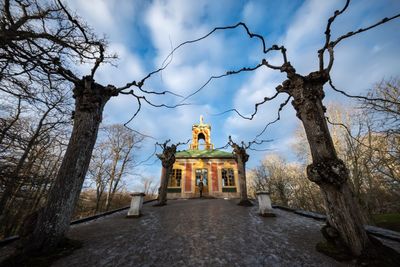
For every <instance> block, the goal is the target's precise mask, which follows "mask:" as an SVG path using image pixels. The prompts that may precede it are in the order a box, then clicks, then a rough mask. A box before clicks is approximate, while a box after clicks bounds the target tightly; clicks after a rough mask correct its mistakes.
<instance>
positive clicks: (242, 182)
mask: <svg viewBox="0 0 400 267" xmlns="http://www.w3.org/2000/svg"><path fill="white" fill-rule="evenodd" d="M245 153H246V152H245ZM246 158H248V155H247V154H246V155H245V157H243V155H241V156H238V157H237V165H238V175H239V177H238V178H239V187H240V201H239V203H238V205H241V206H253V204H252V203H251V202H250V200H249V199H248V196H247V184H246V161H247V160H246Z"/></svg>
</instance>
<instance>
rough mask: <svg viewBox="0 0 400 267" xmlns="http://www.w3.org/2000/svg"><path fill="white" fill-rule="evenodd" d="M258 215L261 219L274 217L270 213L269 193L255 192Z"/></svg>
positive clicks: (271, 212) (273, 214)
mask: <svg viewBox="0 0 400 267" xmlns="http://www.w3.org/2000/svg"><path fill="white" fill-rule="evenodd" d="M256 194H257V198H258V206H259V214H260V215H261V216H263V217H275V216H276V215H275V213H273V211H272V206H271V199H270V198H269V193H268V192H265V191H260V192H257V193H256Z"/></svg>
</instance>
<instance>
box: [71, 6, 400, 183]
mask: <svg viewBox="0 0 400 267" xmlns="http://www.w3.org/2000/svg"><path fill="white" fill-rule="evenodd" d="M344 2H345V1H344V0H342V1H341V0H329V1H328V0H326V1H320V0H310V1H298V0H287V1H282V0H269V1H267V0H265V1H264V0H260V1H239V0H238V1H233V0H218V1H215V0H196V1H195V0H193V1H188V0H176V1H173V0H171V1H144V0H143V1H139V0H137V1H129V0H126V1H124V0H114V1H113V0H85V1H80V0H69V1H67V3H68V4H69V7H70V8H71V9H72V10H74V11H75V12H76V13H77V14H78V15H79V16H80V17H81V18H83V19H84V20H85V21H86V22H87V23H88V24H89V25H90V26H91V27H92V28H93V30H94V31H95V32H96V33H97V34H98V35H99V36H102V35H105V36H106V37H107V38H108V41H109V52H116V53H117V54H118V57H119V59H118V60H117V61H115V62H114V64H113V65H103V66H101V68H100V70H99V71H98V73H97V76H96V77H95V79H96V81H98V82H100V83H102V84H114V85H116V86H122V85H124V84H126V83H127V82H130V81H133V80H140V79H142V78H143V77H144V76H145V75H146V74H147V73H149V72H151V71H153V70H155V69H157V68H159V67H160V66H161V64H162V63H163V61H164V59H165V58H166V56H167V55H168V54H169V53H170V52H171V49H172V48H174V47H176V46H177V45H178V44H180V43H181V42H184V41H187V40H192V39H196V38H198V37H201V36H203V35H204V34H206V33H207V32H209V31H210V30H212V29H213V28H214V27H217V26H228V25H234V24H236V23H237V22H240V21H241V22H245V23H246V24H247V25H248V27H249V28H250V30H251V31H252V32H254V33H258V34H261V35H262V36H263V37H264V38H265V40H266V42H267V45H268V46H270V45H272V44H278V45H284V46H285V47H286V48H287V54H288V60H289V61H290V62H291V63H292V65H293V66H294V67H295V68H296V70H297V71H298V72H299V73H300V74H308V73H309V72H311V71H315V70H317V66H318V58H317V52H316V51H317V50H318V49H319V48H321V47H322V45H323V41H324V34H323V33H324V30H325V27H326V22H327V19H328V18H329V16H331V15H332V14H333V12H334V11H335V10H336V9H340V8H341V7H342V6H343V4H344ZM399 12H400V1H397V0H382V1H376V0H358V1H352V3H351V5H350V7H349V8H348V10H347V12H346V13H345V14H343V15H342V16H340V17H339V18H338V19H337V20H336V21H335V23H334V25H333V27H332V30H333V32H332V35H333V38H335V37H338V36H340V35H342V34H345V33H347V32H349V31H354V30H357V29H358V28H360V27H365V26H368V25H370V24H373V23H375V22H377V21H378V20H380V19H382V18H384V17H389V16H393V15H395V14H397V13H399ZM399 44H400V19H397V20H395V21H391V22H389V23H387V24H384V25H382V26H380V27H378V28H375V29H373V30H371V31H368V32H366V33H362V34H360V35H356V36H354V37H353V38H349V39H347V40H345V41H343V42H342V43H341V44H340V45H338V47H337V49H336V50H335V63H334V67H333V70H332V73H331V77H332V79H333V81H334V82H335V83H336V85H337V87H338V88H340V89H343V90H346V91H347V92H349V93H352V94H363V93H365V92H366V91H367V90H368V89H369V88H371V87H372V86H373V84H374V83H376V82H378V81H380V80H382V79H383V78H390V77H395V76H398V75H399V72H400V68H399V62H400V48H399V47H400V46H399ZM263 58H264V55H263V53H262V46H261V43H260V42H259V41H257V40H256V39H249V38H248V36H247V35H246V34H245V32H244V30H243V29H242V28H238V29H235V30H229V31H218V32H216V33H215V34H213V35H212V36H210V37H208V38H207V39H205V40H202V41H201V42H198V43H195V44H189V45H186V46H184V47H182V48H181V49H179V50H177V51H176V52H175V53H174V54H173V57H172V61H171V63H170V65H169V66H168V68H166V69H165V70H164V71H162V73H160V75H156V76H154V77H152V78H151V80H149V81H148V82H147V83H146V85H145V86H144V87H145V89H147V90H155V91H163V90H170V91H173V92H175V93H177V94H180V95H183V96H187V95H189V94H191V93H192V92H194V91H196V90H197V89H198V88H200V87H201V86H202V85H203V84H204V83H205V82H206V81H207V80H208V79H209V77H211V76H213V75H220V74H223V73H225V72H226V71H230V70H236V69H240V68H242V67H252V66H255V65H257V64H258V63H259V62H261V60H262V59H263ZM266 59H267V60H268V61H271V62H278V61H279V57H278V55H274V54H270V55H268V57H267V58H266ZM82 74H84V73H82ZM284 78H285V77H284V75H282V74H281V73H279V71H273V70H270V69H266V68H260V69H259V70H257V71H255V72H251V73H243V74H240V75H237V76H229V77H225V78H222V79H218V80H213V81H212V82H210V83H209V84H208V85H207V86H206V87H204V89H203V90H202V91H200V92H199V93H198V94H196V95H194V96H193V97H191V98H189V99H187V100H185V102H186V103H190V104H191V105H188V106H182V107H179V108H176V109H166V108H154V107H150V106H143V107H142V110H141V112H140V113H139V115H138V116H137V117H136V118H135V119H133V120H132V121H131V122H130V123H129V126H130V127H131V128H133V129H135V130H137V131H140V132H141V133H143V134H147V135H150V136H152V137H153V138H154V139H151V138H147V139H146V142H145V144H144V146H143V148H142V150H141V151H140V155H138V159H137V160H138V161H141V160H144V159H146V158H147V157H148V156H150V155H151V154H152V152H153V151H154V143H155V142H156V141H158V142H163V141H165V140H166V139H171V140H173V141H174V142H183V141H186V140H187V139H189V138H190V137H191V126H192V124H194V123H197V122H198V120H199V116H200V115H203V116H204V120H205V122H206V123H210V124H211V125H212V142H213V143H214V144H215V146H216V147H220V146H224V145H225V144H226V142H227V138H228V136H229V135H232V137H234V140H236V141H238V142H240V141H246V142H248V141H251V140H253V139H254V138H255V136H256V135H257V134H258V133H259V132H260V131H261V130H262V129H263V128H264V127H265V125H266V124H267V123H268V122H270V121H272V120H274V119H275V117H276V115H277V109H278V107H279V105H280V103H281V102H282V101H284V99H285V97H282V98H277V99H276V100H274V101H273V102H270V103H267V104H264V105H263V106H262V107H261V108H260V110H259V113H258V114H257V115H256V116H255V118H254V119H253V120H251V121H249V120H244V119H241V118H240V117H239V116H237V115H236V114H235V113H232V112H231V113H225V114H223V115H217V114H218V113H221V112H223V111H225V110H228V109H231V108H236V109H238V110H239V111H240V112H241V113H242V114H244V115H249V114H251V113H252V112H253V109H254V104H255V103H256V102H258V101H260V100H262V99H263V98H264V97H265V96H272V95H273V94H274V92H275V87H276V86H277V85H279V84H280V83H281V82H282V81H283V80H284ZM325 89H326V90H325V91H326V98H325V103H332V102H341V103H347V104H348V105H354V104H355V103H354V102H351V101H350V100H348V99H345V98H343V97H342V96H341V95H339V94H337V93H335V92H333V91H332V90H331V89H330V88H329V87H326V88H325ZM151 99H152V100H153V101H154V103H156V104H161V103H165V104H170V105H173V104H178V103H180V102H181V101H182V99H181V98H178V97H173V96H166V97H158V98H151ZM136 109H137V104H136V100H135V99H133V98H132V97H129V96H118V97H116V98H113V99H112V100H111V101H110V102H109V103H108V104H107V106H106V110H105V116H104V117H105V122H106V123H125V122H126V121H128V120H129V118H130V117H131V116H132V115H133V114H134V113H135V111H136ZM299 125H300V124H299V121H298V119H297V118H296V116H295V112H294V110H293V107H292V106H290V105H288V106H287V107H286V108H285V110H284V111H283V112H282V114H281V121H280V122H278V123H277V124H274V125H273V126H271V127H270V128H268V130H267V131H266V132H265V133H264V134H263V135H262V136H261V138H262V139H273V142H271V143H268V144H267V145H262V146H259V147H256V148H257V149H261V150H262V149H266V148H268V149H270V151H269V152H265V151H264V152H256V151H249V154H250V161H249V162H248V167H249V168H251V167H254V166H255V165H256V164H258V162H259V161H260V160H261V159H262V158H263V157H265V155H266V154H267V153H279V154H281V155H284V156H287V157H289V159H291V160H295V158H294V157H293V154H292V153H291V149H292V148H291V144H292V143H293V133H294V131H295V129H296V128H297V127H299ZM305 145H307V144H305ZM182 149H186V148H185V147H182ZM146 163H147V165H144V166H141V167H140V168H138V169H136V170H135V173H134V174H133V175H132V177H130V179H131V181H130V183H129V184H130V188H129V189H134V185H135V184H136V182H135V180H138V179H139V178H138V176H137V174H138V173H140V174H142V175H144V176H154V177H156V179H157V180H158V177H159V174H160V168H161V164H160V162H158V161H155V157H154V158H152V159H150V160H149V161H147V162H146Z"/></svg>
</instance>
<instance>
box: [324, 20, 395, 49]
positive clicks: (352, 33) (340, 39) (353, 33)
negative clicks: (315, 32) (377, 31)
mask: <svg viewBox="0 0 400 267" xmlns="http://www.w3.org/2000/svg"><path fill="white" fill-rule="evenodd" d="M398 17H400V14H397V15H394V16H392V17H386V18H383V19H382V20H380V21H378V22H376V23H375V24H372V25H370V26H368V27H365V28H360V29H358V30H357V31H354V32H348V33H346V34H345V35H342V36H340V37H339V38H337V39H336V40H335V41H333V42H332V43H331V46H332V47H335V46H336V45H337V44H338V43H339V42H341V41H342V40H344V39H346V38H349V37H351V36H353V35H356V34H359V33H362V32H365V31H368V30H370V29H372V28H375V27H377V26H379V25H381V24H384V23H386V22H388V21H391V20H393V19H396V18H398Z"/></svg>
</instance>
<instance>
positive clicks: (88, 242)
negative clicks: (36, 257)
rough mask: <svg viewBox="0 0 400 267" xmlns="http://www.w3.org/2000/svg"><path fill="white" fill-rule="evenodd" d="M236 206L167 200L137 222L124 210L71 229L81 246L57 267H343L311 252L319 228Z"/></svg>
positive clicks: (280, 214)
mask: <svg viewBox="0 0 400 267" xmlns="http://www.w3.org/2000/svg"><path fill="white" fill-rule="evenodd" d="M274 211H275V212H276V214H277V217H276V218H263V217H260V216H258V215H257V207H251V208H246V207H241V206H237V205H236V201H235V200H223V199H192V200H173V201H168V205H167V206H165V207H152V203H149V204H146V205H145V206H144V215H143V216H142V217H140V218H138V219H127V218H125V215H126V214H125V213H126V212H119V213H115V214H113V215H110V216H107V217H104V218H101V219H98V220H96V221H92V222H88V223H84V224H80V225H76V226H73V227H72V228H71V230H70V232H69V237H71V238H74V239H79V240H82V241H83V242H84V246H83V248H81V249H79V250H76V251H75V252H74V253H73V254H72V255H70V256H68V257H65V258H63V259H60V260H59V261H57V262H56V263H55V264H54V265H55V266H75V267H77V266H346V265H345V264H342V263H339V262H336V261H334V260H333V259H331V258H329V257H326V256H324V255H322V254H320V253H318V252H316V250H315V244H316V243H317V242H318V241H320V240H322V235H321V234H320V232H319V229H320V227H321V225H322V223H321V222H318V221H315V220H313V219H309V218H305V217H301V216H299V215H296V214H293V213H290V212H286V211H281V210H278V209H275V210H274Z"/></svg>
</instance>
